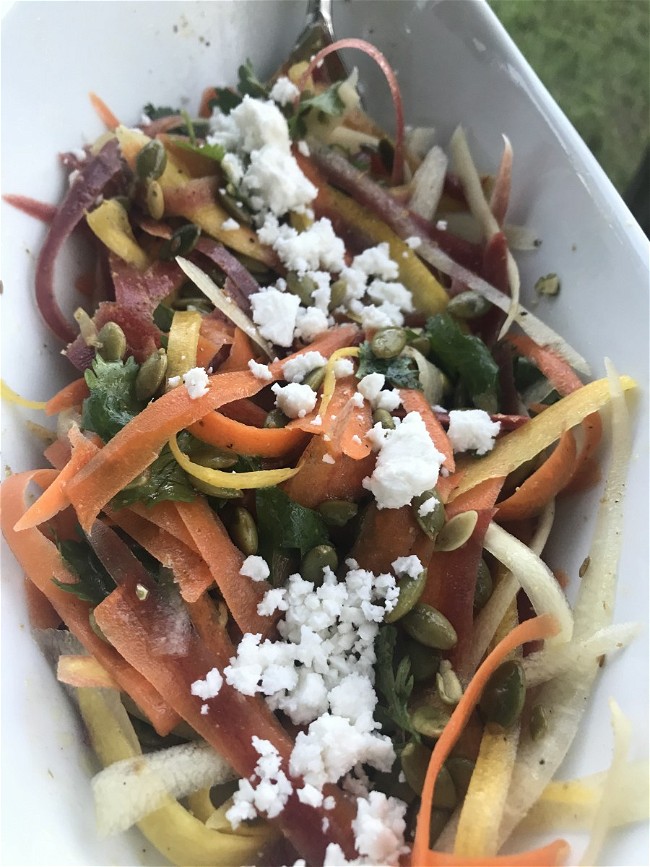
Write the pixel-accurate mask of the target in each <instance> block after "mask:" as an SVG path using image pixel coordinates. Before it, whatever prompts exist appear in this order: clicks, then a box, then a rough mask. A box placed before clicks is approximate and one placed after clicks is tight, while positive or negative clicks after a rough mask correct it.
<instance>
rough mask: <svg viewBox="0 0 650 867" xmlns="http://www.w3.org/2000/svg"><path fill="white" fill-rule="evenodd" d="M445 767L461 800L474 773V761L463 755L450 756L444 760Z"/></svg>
mask: <svg viewBox="0 0 650 867" xmlns="http://www.w3.org/2000/svg"><path fill="white" fill-rule="evenodd" d="M445 767H446V768H447V770H448V771H449V774H450V775H451V778H452V780H453V781H454V786H455V787H456V794H457V795H458V798H459V799H460V800H461V801H462V800H463V798H464V797H465V795H466V794H467V790H468V788H469V783H470V780H471V779H472V774H473V773H474V762H473V761H472V760H471V759H467V758H465V757H464V756H452V757H451V758H450V759H447V761H446V762H445Z"/></svg>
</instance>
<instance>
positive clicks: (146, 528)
mask: <svg viewBox="0 0 650 867" xmlns="http://www.w3.org/2000/svg"><path fill="white" fill-rule="evenodd" d="M108 514H109V517H110V518H111V520H112V521H113V522H114V523H115V524H117V526H118V527H121V528H122V529H123V530H125V531H126V532H127V533H128V534H129V536H131V538H132V539H134V540H135V541H136V542H137V543H138V545H142V547H143V548H144V549H145V551H148V552H149V554H151V556H152V557H155V558H156V560H158V561H159V562H160V563H162V565H163V566H166V567H167V568H168V569H171V570H172V572H173V573H174V579H175V581H176V582H177V584H178V586H179V588H180V591H181V596H182V597H183V599H184V600H185V601H186V602H194V601H195V600H196V599H198V598H199V596H201V594H202V593H204V592H205V591H206V590H207V589H208V588H209V587H211V586H212V584H214V578H213V576H212V573H211V572H210V570H209V569H208V567H207V565H206V563H205V562H204V561H203V560H202V559H201V557H199V556H198V555H197V554H195V553H194V551H191V550H190V549H189V548H188V547H187V546H186V545H184V544H183V543H182V542H180V541H179V540H178V539H175V538H174V536H172V535H171V533H168V532H167V531H166V530H163V529H162V528H161V527H158V526H156V525H155V524H154V523H152V522H151V521H148V520H145V519H144V518H141V517H140V516H139V515H135V514H133V513H132V512H127V511H126V510H125V509H120V510H119V511H115V512H114V511H110V512H109V513H108Z"/></svg>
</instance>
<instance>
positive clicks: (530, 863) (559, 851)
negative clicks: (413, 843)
mask: <svg viewBox="0 0 650 867" xmlns="http://www.w3.org/2000/svg"><path fill="white" fill-rule="evenodd" d="M569 851H570V848H569V844H568V843H567V842H566V841H565V840H554V841H553V842H552V843H549V844H548V845H547V846H542V847H541V848H539V849H529V850H528V851H527V852H518V853H517V854H516V855H496V856H494V857H492V858H468V857H467V856H466V855H451V854H449V853H447V852H432V851H430V850H429V851H426V852H424V853H422V854H421V855H419V856H418V860H417V861H415V860H414V859H412V860H411V864H412V867H558V865H560V864H564V863H565V862H566V859H567V857H568V855H569Z"/></svg>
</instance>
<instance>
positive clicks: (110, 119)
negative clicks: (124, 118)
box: [88, 93, 120, 129]
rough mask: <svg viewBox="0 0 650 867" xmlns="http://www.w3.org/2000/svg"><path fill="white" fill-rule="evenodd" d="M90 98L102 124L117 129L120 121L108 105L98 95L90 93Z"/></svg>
mask: <svg viewBox="0 0 650 867" xmlns="http://www.w3.org/2000/svg"><path fill="white" fill-rule="evenodd" d="M88 96H89V97H90V102H91V104H92V107H93V108H94V109H95V111H96V112H97V114H98V115H99V119H100V120H101V121H102V123H104V124H105V125H106V126H107V127H108V128H109V129H117V127H118V126H119V125H120V121H119V119H118V118H117V117H116V116H115V115H114V114H113V112H112V111H111V110H110V108H109V107H108V106H107V105H106V103H105V102H104V100H103V99H100V97H98V96H97V94H96V93H89V94H88Z"/></svg>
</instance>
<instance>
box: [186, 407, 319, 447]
mask: <svg viewBox="0 0 650 867" xmlns="http://www.w3.org/2000/svg"><path fill="white" fill-rule="evenodd" d="M188 430H189V432H190V433H191V434H192V435H193V436H195V437H196V438H197V439H199V440H202V441H203V442H204V443H209V444H210V445H213V446H217V447H219V448H226V449H233V451H235V452H236V453H237V454H238V455H259V456H260V457H265V458H280V457H283V456H284V455H287V454H289V453H290V452H292V451H295V450H296V449H299V448H300V446H302V445H304V443H305V440H306V434H305V433H303V431H301V430H299V429H297V428H286V427H284V428H264V427H253V426H252V425H249V424H242V422H240V421H235V419H232V418H228V417H227V416H225V415H223V414H222V413H220V412H211V413H209V414H208V415H206V416H205V417H204V418H202V419H200V420H199V421H197V422H196V423H195V424H193V425H191V426H190V427H189V428H188Z"/></svg>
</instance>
